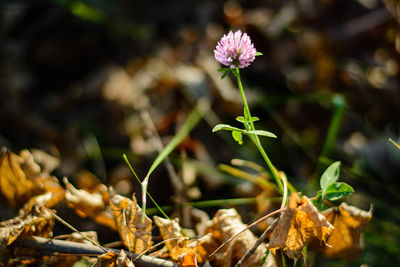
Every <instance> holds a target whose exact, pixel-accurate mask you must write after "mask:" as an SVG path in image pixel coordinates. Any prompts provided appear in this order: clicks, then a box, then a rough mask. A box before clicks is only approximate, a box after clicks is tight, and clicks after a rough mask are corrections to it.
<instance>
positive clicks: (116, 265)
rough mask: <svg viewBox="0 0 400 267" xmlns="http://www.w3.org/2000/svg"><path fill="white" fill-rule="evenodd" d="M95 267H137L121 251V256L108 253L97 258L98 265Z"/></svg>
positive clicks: (94, 266)
mask: <svg viewBox="0 0 400 267" xmlns="http://www.w3.org/2000/svg"><path fill="white" fill-rule="evenodd" d="M93 267H135V265H134V264H133V263H132V261H131V260H130V259H129V258H128V257H127V256H126V254H125V252H124V250H122V249H121V251H120V252H119V254H117V253H115V252H108V253H106V254H103V255H100V256H98V257H97V263H96V264H95V265H93Z"/></svg>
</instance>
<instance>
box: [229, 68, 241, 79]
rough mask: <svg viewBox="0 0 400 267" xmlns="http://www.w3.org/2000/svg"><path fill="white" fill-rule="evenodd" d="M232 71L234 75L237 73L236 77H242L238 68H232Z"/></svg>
mask: <svg viewBox="0 0 400 267" xmlns="http://www.w3.org/2000/svg"><path fill="white" fill-rule="evenodd" d="M231 72H232V73H233V75H235V77H236V78H238V79H240V75H239V72H238V71H237V69H233V70H231Z"/></svg>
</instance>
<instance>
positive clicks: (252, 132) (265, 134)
mask: <svg viewBox="0 0 400 267" xmlns="http://www.w3.org/2000/svg"><path fill="white" fill-rule="evenodd" d="M245 132H246V134H255V135H262V136H266V137H272V138H276V135H275V134H273V133H271V132H268V131H263V130H253V131H245Z"/></svg>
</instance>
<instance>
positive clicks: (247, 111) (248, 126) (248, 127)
mask: <svg viewBox="0 0 400 267" xmlns="http://www.w3.org/2000/svg"><path fill="white" fill-rule="evenodd" d="M236 73H237V75H235V76H236V79H237V83H238V86H239V91H240V95H241V96H242V100H243V105H244V120H245V122H246V123H245V127H246V130H252V131H253V130H255V127H254V123H253V121H252V120H251V114H250V109H249V105H248V104H247V100H246V96H245V94H244V90H243V85H242V80H241V79H240V73H239V68H238V67H236ZM250 137H251V141H253V143H254V144H255V145H256V147H257V149H258V151H259V152H260V154H261V156H262V157H263V159H264V161H265V162H266V163H267V165H268V168H269V169H270V171H271V173H272V176H273V177H274V178H275V181H276V183H277V184H278V187H279V190H280V192H281V193H282V194H283V185H282V181H281V179H280V176H279V174H278V173H277V171H276V169H275V167H274V165H273V164H272V162H271V160H270V159H269V157H268V155H267V153H266V152H265V150H264V148H263V147H262V145H261V142H260V139H259V138H258V136H257V135H255V134H254V135H253V134H252V135H250Z"/></svg>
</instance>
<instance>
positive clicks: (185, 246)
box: [153, 216, 202, 262]
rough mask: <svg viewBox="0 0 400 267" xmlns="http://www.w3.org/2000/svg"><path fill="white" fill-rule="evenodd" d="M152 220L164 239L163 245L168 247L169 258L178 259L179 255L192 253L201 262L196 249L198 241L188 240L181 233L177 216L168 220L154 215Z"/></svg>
mask: <svg viewBox="0 0 400 267" xmlns="http://www.w3.org/2000/svg"><path fill="white" fill-rule="evenodd" d="M153 220H154V223H155V224H156V225H157V226H158V228H159V229H160V233H161V236H162V238H163V240H166V242H165V246H166V247H167V249H168V252H169V255H170V257H171V259H173V260H174V261H179V258H180V257H183V256H184V255H186V254H188V253H193V254H194V255H198V258H199V261H200V262H201V259H202V258H201V256H200V253H199V252H198V251H197V246H198V244H197V243H198V242H196V241H193V240H189V239H188V238H187V237H185V236H183V235H182V233H181V227H180V226H179V220H178V218H175V219H173V220H168V219H163V218H160V217H158V216H154V217H153Z"/></svg>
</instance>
